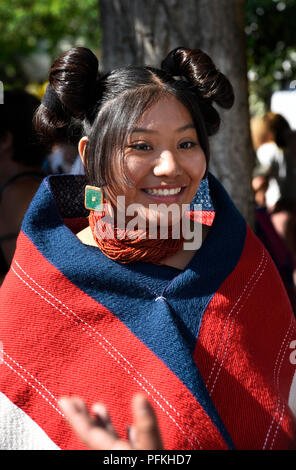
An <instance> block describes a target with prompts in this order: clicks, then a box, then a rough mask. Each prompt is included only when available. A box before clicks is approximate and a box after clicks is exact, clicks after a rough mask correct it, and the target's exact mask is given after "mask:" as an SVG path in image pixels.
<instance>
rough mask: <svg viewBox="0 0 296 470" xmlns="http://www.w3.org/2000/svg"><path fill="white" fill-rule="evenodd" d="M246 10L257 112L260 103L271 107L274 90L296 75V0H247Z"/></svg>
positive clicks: (252, 93) (252, 94)
mask: <svg viewBox="0 0 296 470" xmlns="http://www.w3.org/2000/svg"><path fill="white" fill-rule="evenodd" d="M245 12H246V27H245V31H246V36H247V60H248V70H249V83H250V97H251V111H252V110H253V112H256V106H257V107H258V103H259V104H260V103H261V108H264V109H265V110H266V109H268V108H269V105H270V97H271V94H272V93H273V92H274V91H276V90H279V89H289V87H290V84H291V81H292V80H294V79H295V78H296V34H295V32H296V29H295V18H296V0H246V2H245ZM255 105H256V106H255ZM262 105H263V106H262ZM252 108H253V109H252Z"/></svg>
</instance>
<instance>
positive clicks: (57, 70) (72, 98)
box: [49, 47, 99, 118]
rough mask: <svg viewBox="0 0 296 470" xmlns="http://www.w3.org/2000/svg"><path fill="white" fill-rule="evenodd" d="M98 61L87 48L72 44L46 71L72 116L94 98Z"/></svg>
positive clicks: (85, 109) (79, 115)
mask: <svg viewBox="0 0 296 470" xmlns="http://www.w3.org/2000/svg"><path fill="white" fill-rule="evenodd" d="M98 68H99V62H98V59H97V58H96V56H95V55H94V54H93V52H92V51H91V50H90V49H87V48H85V47H73V48H72V49H69V50H68V51H66V52H64V53H63V54H62V55H60V56H59V57H58V58H57V59H56V60H55V62H54V63H53V65H52V67H51V69H50V72H49V83H50V84H51V86H52V88H53V89H54V91H55V92H56V94H57V95H58V97H59V99H60V101H61V103H62V104H63V105H64V106H65V109H66V110H68V111H69V112H70V113H71V114H72V115H73V116H75V117H78V118H79V117H81V116H83V114H84V113H85V112H86V111H87V109H88V108H89V106H90V105H91V104H92V103H93V102H94V94H95V87H96V80H97V76H98Z"/></svg>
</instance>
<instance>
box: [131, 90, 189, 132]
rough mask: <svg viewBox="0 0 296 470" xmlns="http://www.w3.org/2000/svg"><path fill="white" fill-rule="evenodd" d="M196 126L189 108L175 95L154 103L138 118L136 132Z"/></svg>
mask: <svg viewBox="0 0 296 470" xmlns="http://www.w3.org/2000/svg"><path fill="white" fill-rule="evenodd" d="M185 127H187V128H190V127H191V128H193V129H194V128H195V126H194V125H193V119H192V116H191V114H190V112H189V110H188V109H187V108H186V106H184V104H183V103H181V102H180V101H179V100H177V99H176V98H174V97H173V96H166V97H163V98H161V99H160V100H159V101H157V102H156V103H153V104H152V105H151V106H150V107H149V108H148V109H147V110H146V111H145V112H144V113H143V115H142V116H141V118H140V119H139V120H138V122H137V124H136V126H135V128H134V132H137V131H141V132H142V131H144V130H146V131H148V132H149V131H150V132H153V131H154V132H157V131H158V130H159V129H162V128H171V129H175V130H176V131H177V130H179V129H182V128H184V130H185Z"/></svg>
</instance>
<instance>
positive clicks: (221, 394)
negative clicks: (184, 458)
mask: <svg viewBox="0 0 296 470" xmlns="http://www.w3.org/2000/svg"><path fill="white" fill-rule="evenodd" d="M84 184H85V180H84V177H77V176H51V177H49V178H47V179H45V180H44V182H43V183H42V185H41V187H40V188H39V191H38V193H37V194H36V196H35V198H34V200H33V201H32V203H31V206H30V208H29V210H28V212H27V214H26V217H25V220H24V222H23V226H22V231H21V233H20V235H19V238H18V243H17V250H16V253H15V256H14V259H13V262H12V265H11V268H10V271H9V273H8V275H7V276H6V279H5V281H4V283H3V285H2V287H1V290H0V340H1V342H2V346H3V360H2V363H1V364H0V392H1V395H0V398H1V400H0V443H1V444H0V447H1V448H5V449H9V448H10V449H13V448H22V449H23V448H26V449H32V448H33V449H40V448H44V449H56V448H59V449H85V446H84V445H83V444H82V443H81V442H80V440H79V439H78V438H77V437H76V435H74V433H73V432H72V430H71V429H70V427H69V426H68V424H67V423H66V422H65V419H64V417H63V416H62V412H61V411H60V410H59V408H58V405H57V400H58V398H59V397H61V396H65V395H78V396H80V397H82V398H83V399H84V400H85V401H86V403H87V404H88V405H91V404H92V403H94V402H95V401H102V402H104V403H105V404H106V405H107V407H108V409H109V411H110V414H111V419H112V421H113V423H114V425H115V428H116V430H117V431H118V433H119V435H120V436H121V437H122V438H125V437H126V426H127V425H130V424H131V414H130V403H131V398H132V396H133V395H134V393H136V392H139V391H142V392H144V393H146V394H147V396H148V398H149V400H150V402H151V404H152V405H153V407H154V409H155V411H156V414H157V418H158V421H159V426H160V430H161V432H162V435H163V440H164V445H165V448H166V449H186V450H192V449H292V448H295V421H294V417H293V413H294V411H295V398H294V397H295V388H296V387H295V382H296V379H294V371H295V365H293V363H292V362H293V361H291V357H290V355H291V352H292V349H291V344H292V342H293V341H294V340H296V328H295V319H294V316H293V313H292V310H291V307H290V304H289V300H288V298H287V295H286V292H285V289H284V287H283V285H282V282H281V280H280V277H279V275H278V272H277V269H276V267H275V266H274V264H273V261H272V260H271V258H270V256H269V255H268V253H267V252H266V250H265V249H264V247H263V245H262V244H261V242H260V241H259V240H258V239H257V238H256V237H255V235H254V234H253V232H252V231H251V230H250V228H249V227H248V226H247V224H246V222H245V221H244V219H243V218H242V216H241V215H240V213H239V212H238V211H237V209H236V208H235V206H234V205H233V203H232V202H231V200H230V198H229V196H228V195H227V193H226V192H225V190H224V188H223V187H222V186H221V184H220V183H219V182H218V181H217V180H216V179H215V178H214V177H213V176H212V175H209V181H208V182H206V183H203V184H204V185H206V191H207V195H206V196H205V198H206V201H207V204H206V207H205V211H206V214H207V220H209V219H211V222H209V225H210V224H211V230H210V232H209V234H208V236H207V238H206V240H205V242H204V243H203V245H202V247H201V249H200V250H198V251H197V252H196V255H195V256H194V258H193V259H192V261H191V262H190V263H189V265H188V266H187V268H186V269H185V270H184V271H180V270H177V269H175V268H172V267H168V266H155V265H151V264H149V263H131V264H129V265H120V264H119V263H116V262H114V261H112V260H110V259H108V258H106V257H105V256H104V255H103V254H102V253H101V252H100V250H99V249H98V248H96V247H92V246H86V245H83V244H82V243H81V242H80V241H79V239H78V238H77V237H76V236H75V233H73V231H74V232H75V231H77V230H81V228H82V227H83V226H84V225H85V221H86V215H87V212H86V211H85V210H84V209H83V185H84ZM209 195H210V196H211V198H209ZM202 197H203V194H201V193H199V195H198V196H197V198H196V201H195V202H198V200H199V199H200V198H202ZM214 210H215V212H213V211H214Z"/></svg>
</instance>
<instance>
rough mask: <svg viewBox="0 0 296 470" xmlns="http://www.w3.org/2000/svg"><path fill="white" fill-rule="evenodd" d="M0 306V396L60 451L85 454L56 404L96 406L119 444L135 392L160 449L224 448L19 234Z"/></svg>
mask: <svg viewBox="0 0 296 470" xmlns="http://www.w3.org/2000/svg"><path fill="white" fill-rule="evenodd" d="M36 266H38V269H39V273H38V278H37V279H36V274H33V273H36ZM16 281H17V282H16ZM0 305H1V308H2V312H1V316H2V321H1V325H0V338H1V341H2V342H3V347H4V361H5V364H2V365H1V366H0V367H1V369H0V384H1V391H2V392H3V393H5V395H7V397H8V398H9V399H10V400H11V401H13V402H14V403H15V404H16V405H17V406H19V407H20V408H22V409H23V410H24V411H25V412H26V413H27V414H28V415H29V416H30V417H31V418H32V419H33V420H34V421H35V422H36V423H37V424H38V425H39V426H40V427H41V428H42V429H43V430H44V431H45V432H46V433H47V435H48V436H49V437H50V438H51V439H52V440H53V441H54V442H55V443H56V444H57V445H58V446H59V447H61V448H62V449H84V448H85V447H84V445H83V444H81V443H80V442H79V441H78V439H77V438H76V437H75V436H74V434H73V432H72V431H71V430H70V428H69V427H68V425H67V424H66V423H65V422H64V419H63V418H62V416H61V414H60V413H59V411H58V406H57V399H58V398H59V397H61V396H64V395H78V396H81V397H82V398H84V399H85V400H86V402H87V404H88V405H91V404H92V403H93V402H95V401H102V402H104V403H105V404H106V405H107V407H108V408H109V411H110V414H111V418H112V420H113V422H114V424H115V427H116V429H117V431H118V433H119V435H120V436H121V437H122V438H124V437H126V425H128V424H131V414H130V403H131V398H132V396H133V395H134V393H135V392H139V391H142V392H143V391H144V392H145V393H148V394H149V399H150V401H151V403H152V405H153V406H154V409H155V410H156V413H157V417H158V420H159V424H160V429H161V431H162V434H163V438H164V444H165V448H166V449H192V448H194V449H199V448H203V449H225V448H227V446H226V444H225V442H224V440H223V438H222V437H221V435H220V433H219V431H218V430H217V428H216V427H215V426H214V425H213V423H212V421H211V420H210V419H209V417H208V416H207V414H206V413H205V412H204V410H203V409H202V407H201V406H200V405H199V403H197V402H196V400H195V399H194V397H193V396H192V394H191V393H190V392H189V391H188V389H187V388H186V387H185V386H184V385H183V384H182V383H181V382H180V380H179V379H178V378H177V377H176V376H175V375H174V374H173V373H172V372H171V371H170V370H168V369H167V368H166V366H165V365H164V363H163V362H162V361H161V360H160V359H159V358H158V357H156V356H155V355H154V354H153V353H152V352H151V351H150V350H149V349H148V348H146V347H145V346H144V345H143V343H142V342H141V341H140V340H139V339H138V338H137V337H135V336H134V335H133V334H132V333H131V331H130V330H129V329H128V328H127V327H126V326H125V325H124V324H123V323H121V322H120V321H119V320H118V319H117V318H116V317H115V316H114V315H113V314H112V313H111V312H110V311H109V310H107V309H106V308H104V306H102V305H100V304H99V303H97V302H96V301H95V300H93V299H92V298H90V297H89V296H88V295H87V294H85V293H84V292H83V291H81V290H79V289H78V288H77V287H76V286H74V285H73V284H72V283H71V282H70V281H69V280H68V279H66V278H65V277H64V276H63V275H62V274H61V273H60V272H59V271H58V270H57V269H56V268H55V267H54V266H53V265H51V264H50V263H49V262H48V261H47V260H46V259H44V258H43V256H42V255H41V254H40V253H39V252H38V251H37V249H36V248H35V247H34V245H33V244H32V243H31V241H30V240H29V239H28V238H27V237H26V236H25V235H24V234H23V233H21V234H20V236H19V239H18V248H17V255H16V257H15V258H14V261H13V263H12V266H11V269H10V272H9V274H8V275H7V277H6V279H5V281H4V284H3V286H2V289H1V291H0Z"/></svg>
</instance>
